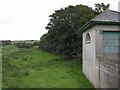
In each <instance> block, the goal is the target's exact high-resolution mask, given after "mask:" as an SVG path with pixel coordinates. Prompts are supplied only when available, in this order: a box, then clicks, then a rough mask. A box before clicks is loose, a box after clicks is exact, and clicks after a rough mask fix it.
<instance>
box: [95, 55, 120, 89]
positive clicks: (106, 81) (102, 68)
mask: <svg viewBox="0 0 120 90" xmlns="http://www.w3.org/2000/svg"><path fill="white" fill-rule="evenodd" d="M96 63H98V64H97V65H96V68H98V71H99V75H98V79H99V80H98V81H99V88H118V80H119V79H118V65H119V64H118V60H116V59H111V58H106V57H97V59H96Z"/></svg>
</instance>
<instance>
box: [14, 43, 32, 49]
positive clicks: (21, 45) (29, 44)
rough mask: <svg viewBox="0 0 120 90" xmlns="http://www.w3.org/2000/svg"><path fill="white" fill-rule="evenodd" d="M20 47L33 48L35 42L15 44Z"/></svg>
mask: <svg viewBox="0 0 120 90" xmlns="http://www.w3.org/2000/svg"><path fill="white" fill-rule="evenodd" d="M15 45H16V46H17V47H18V48H31V47H32V46H33V43H26V42H18V43H16V44H15Z"/></svg>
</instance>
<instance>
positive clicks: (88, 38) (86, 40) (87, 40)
mask: <svg viewBox="0 0 120 90" xmlns="http://www.w3.org/2000/svg"><path fill="white" fill-rule="evenodd" d="M85 42H86V44H88V43H91V38H90V34H89V33H87V34H86V39H85Z"/></svg>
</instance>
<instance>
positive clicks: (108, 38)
mask: <svg viewBox="0 0 120 90" xmlns="http://www.w3.org/2000/svg"><path fill="white" fill-rule="evenodd" d="M119 16H120V12H116V11H112V10H106V11H105V12H103V13H101V14H100V15H98V16H96V17H95V18H94V19H92V20H91V21H89V22H88V23H86V24H85V25H84V26H83V27H82V28H81V30H82V31H83V73H84V74H85V76H86V77H87V78H88V79H89V81H90V82H91V83H92V84H93V85H94V87H96V88H117V87H120V83H118V82H119V81H120V80H119V75H120V73H119V69H118V67H119V64H120V63H119V61H120V21H119ZM118 74H119V75H118Z"/></svg>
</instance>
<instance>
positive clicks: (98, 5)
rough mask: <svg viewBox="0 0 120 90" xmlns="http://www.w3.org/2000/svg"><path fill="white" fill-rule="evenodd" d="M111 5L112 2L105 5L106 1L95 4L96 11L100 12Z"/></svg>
mask: <svg viewBox="0 0 120 90" xmlns="http://www.w3.org/2000/svg"><path fill="white" fill-rule="evenodd" d="M109 7H110V4H107V5H105V4H104V3H101V4H99V3H97V4H95V12H96V13H97V14H100V13H101V12H103V11H106V10H108V9H109Z"/></svg>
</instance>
